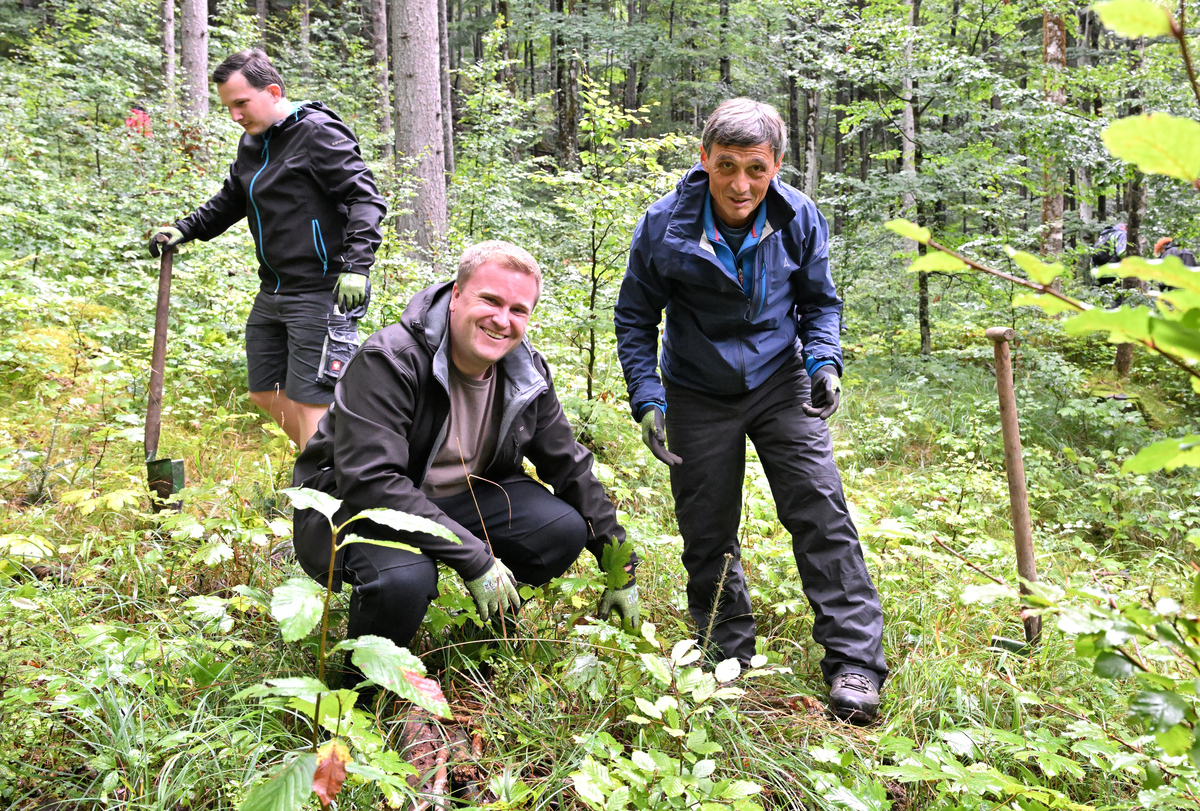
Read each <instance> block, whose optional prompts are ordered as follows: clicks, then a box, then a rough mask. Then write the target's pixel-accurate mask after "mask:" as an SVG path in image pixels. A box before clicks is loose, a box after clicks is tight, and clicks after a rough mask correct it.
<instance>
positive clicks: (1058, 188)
mask: <svg viewBox="0 0 1200 811" xmlns="http://www.w3.org/2000/svg"><path fill="white" fill-rule="evenodd" d="M1042 62H1043V69H1044V74H1043V87H1042V89H1043V93H1044V97H1045V99H1046V101H1047V102H1049V103H1050V104H1053V105H1056V106H1058V107H1062V106H1064V105H1066V103H1067V90H1066V86H1065V84H1064V81H1065V80H1066V70H1067V28H1066V25H1065V24H1064V23H1063V18H1062V17H1059V16H1058V15H1056V14H1051V13H1050V12H1045V13H1043V14H1042ZM1062 251H1063V179H1062V170H1061V169H1060V168H1059V166H1058V160H1057V157H1056V156H1055V155H1054V153H1053V152H1051V151H1049V150H1047V152H1046V154H1045V155H1044V156H1043V161H1042V254H1043V255H1045V256H1058V255H1059V254H1061V253H1062Z"/></svg>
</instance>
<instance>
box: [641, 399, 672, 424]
mask: <svg viewBox="0 0 1200 811" xmlns="http://www.w3.org/2000/svg"><path fill="white" fill-rule="evenodd" d="M651 408H657V409H658V410H659V411H661V412H662V413H663V414H666V413H667V404H666V403H664V402H660V401H659V400H647V401H645V402H644V403H638V404H637V406H636V407H635V408H634V412H635V413H636V414H637V420H638V422H641V421H642V418H643V417H645V416H646V412H647V411H648V410H649V409H651Z"/></svg>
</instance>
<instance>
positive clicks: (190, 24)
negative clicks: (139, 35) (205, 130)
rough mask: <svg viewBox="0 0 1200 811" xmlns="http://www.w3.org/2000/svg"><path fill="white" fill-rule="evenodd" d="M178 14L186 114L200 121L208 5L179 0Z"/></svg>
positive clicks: (205, 77) (204, 112)
mask: <svg viewBox="0 0 1200 811" xmlns="http://www.w3.org/2000/svg"><path fill="white" fill-rule="evenodd" d="M179 12H180V13H179V16H180V23H181V27H182V29H183V30H182V34H183V54H182V56H183V59H182V61H183V74H184V81H185V82H186V86H185V87H184V93H185V95H186V97H187V112H188V114H189V115H191V116H192V117H193V118H203V117H204V116H205V115H207V114H208V3H207V2H206V0H180V5H179Z"/></svg>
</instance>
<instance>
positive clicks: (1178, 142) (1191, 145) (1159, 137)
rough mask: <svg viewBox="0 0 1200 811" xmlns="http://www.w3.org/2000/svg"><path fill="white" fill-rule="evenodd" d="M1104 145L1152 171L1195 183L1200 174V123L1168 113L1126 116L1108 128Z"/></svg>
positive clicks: (1138, 166)
mask: <svg viewBox="0 0 1200 811" xmlns="http://www.w3.org/2000/svg"><path fill="white" fill-rule="evenodd" d="M1104 145H1105V146H1107V147H1108V151H1109V152H1111V153H1112V154H1113V155H1115V156H1116V157H1118V158H1120V159H1121V160H1123V161H1127V162H1128V163H1132V164H1134V165H1135V166H1137V168H1139V169H1141V170H1142V171H1143V172H1145V173H1146V174H1148V175H1166V176H1167V177H1174V178H1178V179H1179V180H1186V181H1187V182H1189V183H1191V182H1192V181H1194V180H1196V178H1197V177H1200V123H1197V122H1195V121H1192V120H1191V119H1189V118H1178V117H1176V116H1171V115H1167V114H1166V113H1151V114H1149V115H1135V116H1130V117H1129V118H1122V119H1121V120H1119V121H1114V122H1113V123H1111V124H1109V125H1108V127H1107V128H1106V129H1105V130H1104Z"/></svg>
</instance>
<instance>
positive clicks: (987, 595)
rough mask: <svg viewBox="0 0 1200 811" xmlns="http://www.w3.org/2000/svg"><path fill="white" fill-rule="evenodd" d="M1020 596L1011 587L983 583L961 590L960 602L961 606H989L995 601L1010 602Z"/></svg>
mask: <svg viewBox="0 0 1200 811" xmlns="http://www.w3.org/2000/svg"><path fill="white" fill-rule="evenodd" d="M1018 596H1020V593H1019V592H1018V591H1017V590H1016V589H1015V588H1013V587H1012V586H1002V585H1000V584H999V583H983V584H979V585H973V586H967V587H966V588H965V589H963V593H962V597H960V598H959V599H960V600H962V603H963V605H973V604H975V603H979V604H981V605H991V604H992V603H994V602H996V601H997V600H1010V599H1015V598H1017V597H1018Z"/></svg>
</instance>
